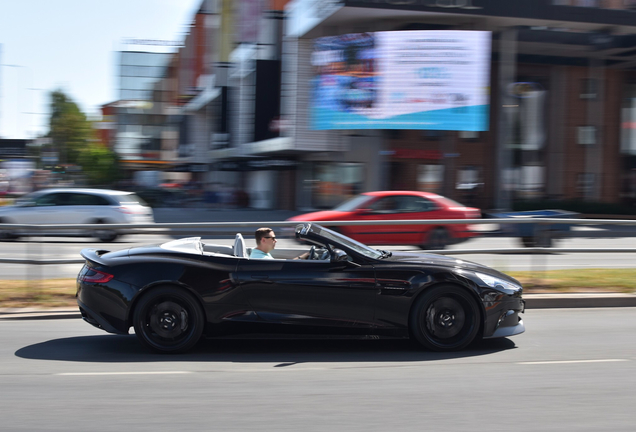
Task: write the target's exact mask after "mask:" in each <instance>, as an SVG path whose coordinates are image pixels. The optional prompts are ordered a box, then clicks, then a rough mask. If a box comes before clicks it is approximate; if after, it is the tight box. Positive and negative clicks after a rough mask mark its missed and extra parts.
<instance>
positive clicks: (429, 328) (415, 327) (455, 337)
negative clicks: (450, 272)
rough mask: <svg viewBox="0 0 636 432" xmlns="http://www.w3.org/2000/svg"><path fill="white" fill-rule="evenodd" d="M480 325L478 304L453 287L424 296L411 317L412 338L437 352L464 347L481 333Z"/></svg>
mask: <svg viewBox="0 0 636 432" xmlns="http://www.w3.org/2000/svg"><path fill="white" fill-rule="evenodd" d="M479 323H480V313H479V308H478V305H477V302H476V301H475V299H474V298H473V297H472V296H471V294H470V293H469V292H468V291H466V290H464V289H462V288H460V287H457V286H454V285H440V286H437V287H435V288H432V289H430V290H429V291H428V292H426V293H424V294H423V295H422V296H421V297H420V298H419V299H418V300H417V301H416V302H415V304H414V306H413V311H412V313H411V316H410V318H409V325H410V328H411V334H412V335H413V337H414V338H415V339H416V340H417V341H418V342H419V343H420V344H421V345H423V346H424V347H426V348H428V349H431V350H434V351H455V350H460V349H462V348H465V347H466V346H468V345H469V344H470V343H471V342H472V341H473V340H474V339H475V336H476V335H477V333H478V332H479Z"/></svg>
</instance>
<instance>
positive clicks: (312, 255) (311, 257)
mask: <svg viewBox="0 0 636 432" xmlns="http://www.w3.org/2000/svg"><path fill="white" fill-rule="evenodd" d="M307 259H308V260H314V259H316V246H312V247H311V249H309V256H308V257H307Z"/></svg>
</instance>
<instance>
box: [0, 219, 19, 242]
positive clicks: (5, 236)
mask: <svg viewBox="0 0 636 432" xmlns="http://www.w3.org/2000/svg"><path fill="white" fill-rule="evenodd" d="M3 223H10V222H8V221H5V220H4V219H0V241H9V240H16V239H18V238H20V236H19V235H17V234H14V233H13V232H12V231H8V230H3V229H2V224H3Z"/></svg>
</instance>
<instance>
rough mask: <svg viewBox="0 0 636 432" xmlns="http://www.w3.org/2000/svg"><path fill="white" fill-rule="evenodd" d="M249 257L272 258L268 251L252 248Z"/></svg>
mask: <svg viewBox="0 0 636 432" xmlns="http://www.w3.org/2000/svg"><path fill="white" fill-rule="evenodd" d="M250 258H257V259H274V257H273V256H271V255H270V254H269V253H265V252H263V251H262V250H260V249H256V248H254V249H252V252H251V253H250Z"/></svg>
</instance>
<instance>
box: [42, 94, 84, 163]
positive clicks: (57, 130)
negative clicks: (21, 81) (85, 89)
mask: <svg viewBox="0 0 636 432" xmlns="http://www.w3.org/2000/svg"><path fill="white" fill-rule="evenodd" d="M49 127H50V130H49V137H50V138H51V140H52V147H53V148H54V149H56V150H57V151H58V152H59V162H60V164H63V165H67V164H71V165H77V164H78V159H79V156H80V152H81V150H83V149H84V148H86V147H87V146H88V145H89V143H90V142H91V141H93V140H94V139H95V134H94V130H93V128H92V126H91V123H90V122H89V121H88V120H87V119H86V115H85V114H84V113H83V112H82V111H80V109H79V107H78V106H77V104H76V103H75V102H73V101H72V100H71V99H70V98H69V97H68V96H66V95H65V94H64V93H63V92H62V91H61V90H56V91H54V92H52V93H51V118H50V120H49Z"/></svg>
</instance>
